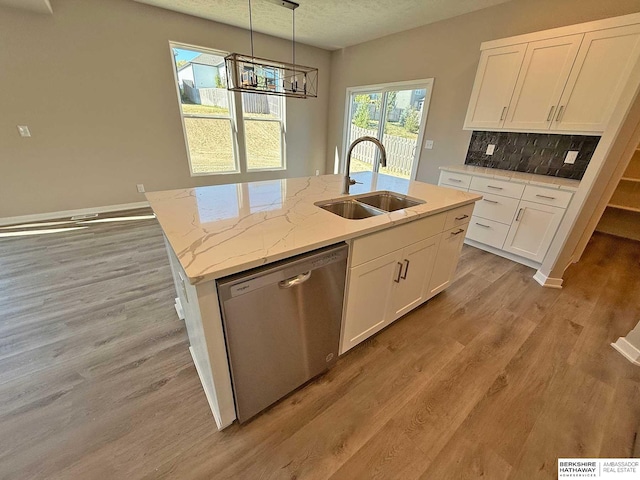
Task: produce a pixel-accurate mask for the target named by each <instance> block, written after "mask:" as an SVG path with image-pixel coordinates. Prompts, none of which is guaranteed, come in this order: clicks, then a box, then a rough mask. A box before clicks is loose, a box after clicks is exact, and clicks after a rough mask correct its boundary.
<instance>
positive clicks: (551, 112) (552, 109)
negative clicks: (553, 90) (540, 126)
mask: <svg viewBox="0 0 640 480" xmlns="http://www.w3.org/2000/svg"><path fill="white" fill-rule="evenodd" d="M555 109H556V106H555V105H552V106H551V110H549V115H548V116H547V122H550V121H551V120H552V119H553V111H554V110H555Z"/></svg>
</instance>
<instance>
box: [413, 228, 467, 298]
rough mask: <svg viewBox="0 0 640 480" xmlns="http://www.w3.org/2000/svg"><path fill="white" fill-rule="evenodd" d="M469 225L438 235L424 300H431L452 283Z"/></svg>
mask: <svg viewBox="0 0 640 480" xmlns="http://www.w3.org/2000/svg"><path fill="white" fill-rule="evenodd" d="M468 225H469V224H465V225H461V226H460V227H456V228H452V229H451V230H447V231H446V232H442V234H441V235H440V244H439V246H438V254H437V255H436V261H435V264H434V266H433V273H432V275H431V280H430V282H429V284H428V287H427V289H426V291H425V292H424V298H425V299H427V298H431V297H433V296H434V295H435V294H437V293H440V292H441V291H442V290H444V289H445V288H447V287H448V286H449V284H450V283H451V282H452V281H453V277H454V275H455V273H456V267H457V266H458V260H459V258H460V250H461V249H462V243H463V242H464V236H465V233H466V231H467V227H468Z"/></svg>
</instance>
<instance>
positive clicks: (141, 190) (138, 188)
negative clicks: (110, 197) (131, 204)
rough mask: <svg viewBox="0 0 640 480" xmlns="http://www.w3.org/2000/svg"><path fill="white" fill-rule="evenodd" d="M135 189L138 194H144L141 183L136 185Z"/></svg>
mask: <svg viewBox="0 0 640 480" xmlns="http://www.w3.org/2000/svg"><path fill="white" fill-rule="evenodd" d="M136 189H137V190H138V193H144V185H143V184H142V183H138V184H136Z"/></svg>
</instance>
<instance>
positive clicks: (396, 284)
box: [340, 205, 473, 354]
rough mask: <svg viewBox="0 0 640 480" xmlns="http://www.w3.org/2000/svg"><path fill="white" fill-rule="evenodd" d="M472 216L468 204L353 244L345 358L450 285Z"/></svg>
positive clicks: (343, 340)
mask: <svg viewBox="0 0 640 480" xmlns="http://www.w3.org/2000/svg"><path fill="white" fill-rule="evenodd" d="M472 213H473V205H465V206H463V207H459V208H456V209H452V210H450V211H449V212H444V213H441V214H438V215H434V216H432V217H426V218H424V219H421V220H416V221H414V222H410V223H407V224H404V225H400V226H398V227H393V228H390V229H388V230H383V231H381V232H377V233H373V234H371V235H367V236H365V237H362V238H358V239H355V240H354V241H353V244H352V246H351V253H350V262H351V264H350V265H351V267H350V268H349V272H348V275H347V292H346V300H345V309H344V315H343V320H342V330H341V337H340V353H341V354H342V353H344V352H346V351H347V350H349V349H350V348H352V347H354V346H355V345H357V344H358V343H360V342H362V341H363V340H365V339H367V338H369V337H370V336H371V335H373V334H375V333H376V332H378V331H380V330H381V329H383V328H384V327H386V326H387V325H389V324H390V323H392V322H393V321H395V320H396V319H398V318H399V317H401V316H402V315H405V314H406V313H408V312H409V311H411V310H413V309H414V308H416V307H417V306H418V305H420V304H421V303H423V302H425V301H426V300H428V299H429V298H431V297H432V296H433V295H435V294H436V293H439V292H440V291H442V290H444V289H445V288H446V287H447V286H448V285H449V284H450V283H451V280H452V279H453V275H454V274H455V269H456V266H457V264H458V258H459V257H460V249H461V248H462V242H463V240H464V235H465V232H466V227H467V224H468V221H469V218H470V217H471V215H472ZM461 222H462V223H461ZM448 225H454V227H453V228H450V229H449V230H446V231H444V232H443V230H444V228H445V226H448ZM392 249H393V250H392ZM390 250H392V251H390ZM434 282H435V283H434Z"/></svg>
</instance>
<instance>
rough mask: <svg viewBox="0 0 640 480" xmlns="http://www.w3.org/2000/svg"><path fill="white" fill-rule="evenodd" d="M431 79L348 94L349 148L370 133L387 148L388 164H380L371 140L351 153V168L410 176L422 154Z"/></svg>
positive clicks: (357, 90) (355, 170) (354, 90)
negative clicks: (421, 136)
mask: <svg viewBox="0 0 640 480" xmlns="http://www.w3.org/2000/svg"><path fill="white" fill-rule="evenodd" d="M430 90H431V84H430V82H428V83H425V84H424V85H416V86H415V87H414V86H411V87H404V88H401V87H400V86H395V85H393V84H390V85H388V86H386V88H370V89H369V88H358V89H353V91H351V93H350V95H349V102H348V105H347V108H348V115H349V123H348V124H347V128H348V130H347V144H346V146H347V147H348V146H349V145H350V144H351V142H353V141H354V140H355V139H357V138H359V137H362V136H365V135H368V136H371V137H375V138H377V139H378V140H380V141H381V142H382V143H383V145H384V146H385V149H386V151H387V166H386V167H381V166H379V164H378V159H379V155H380V153H379V150H378V149H377V148H376V146H375V145H374V144H373V143H371V142H363V143H360V144H359V145H357V146H356V147H355V148H354V150H353V154H352V156H351V171H352V172H358V171H376V172H378V171H379V172H380V173H386V174H387V175H393V176H397V177H402V178H410V177H411V175H412V172H413V171H414V164H415V162H417V158H418V156H419V153H420V152H419V150H420V149H419V148H418V142H419V137H420V132H421V130H423V129H424V122H425V119H426V114H427V109H428V104H429V96H430V94H431V91H430Z"/></svg>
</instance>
